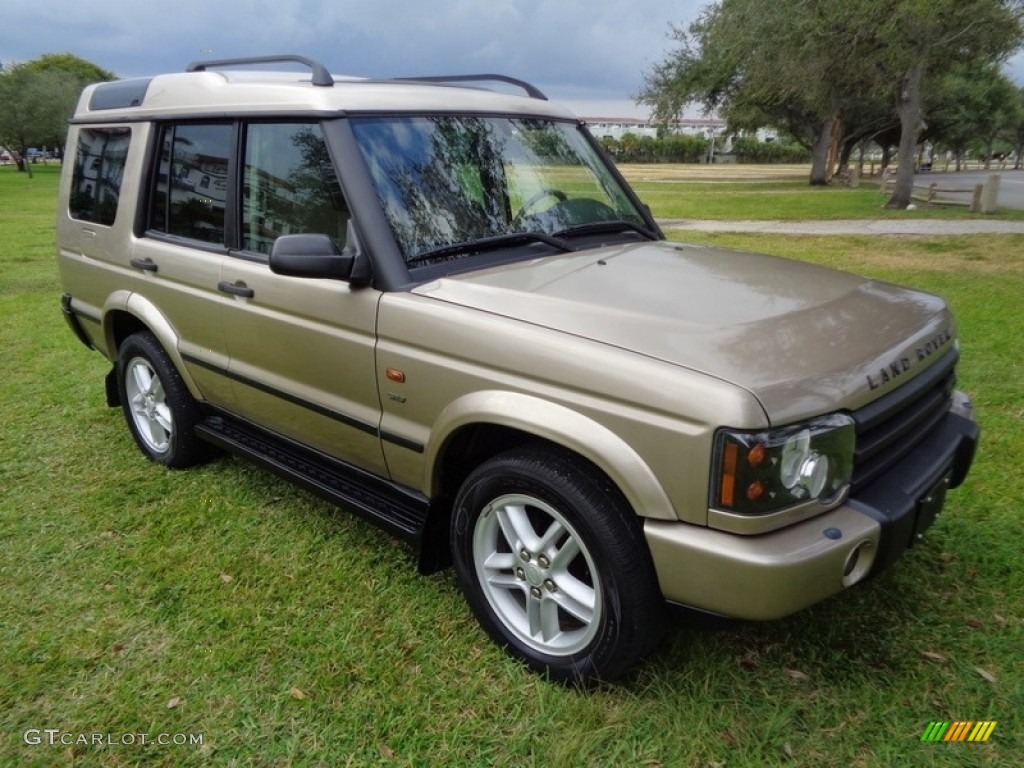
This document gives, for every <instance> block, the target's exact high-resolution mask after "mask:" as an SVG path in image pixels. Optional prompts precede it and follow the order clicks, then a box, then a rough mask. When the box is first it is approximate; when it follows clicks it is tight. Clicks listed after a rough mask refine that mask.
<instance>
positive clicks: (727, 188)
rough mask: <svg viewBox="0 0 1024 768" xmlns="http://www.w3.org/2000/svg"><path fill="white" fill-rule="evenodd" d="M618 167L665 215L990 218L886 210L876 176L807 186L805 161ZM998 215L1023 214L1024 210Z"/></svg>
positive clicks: (957, 211)
mask: <svg viewBox="0 0 1024 768" xmlns="http://www.w3.org/2000/svg"><path fill="white" fill-rule="evenodd" d="M620 170H621V171H622V173H623V175H624V176H625V177H626V178H627V179H628V180H629V182H630V183H631V184H632V185H633V187H634V188H635V189H636V191H637V193H638V194H639V195H640V197H641V198H642V199H643V201H644V202H645V203H647V204H648V205H650V206H651V208H652V209H653V210H654V211H655V212H656V214H657V215H658V217H659V218H663V219H755V220H761V219H783V220H794V221H796V220H804V219H816V220H821V219H824V220H829V219H907V218H914V219H932V218H943V219H964V218H991V217H990V216H985V215H983V214H976V213H971V212H970V211H968V210H967V208H966V207H961V206H953V207H949V206H946V207H938V206H937V207H934V208H929V207H927V206H925V205H923V204H921V203H917V204H916V205H917V207H916V208H915V209H914V210H907V211H892V210H887V209H886V208H884V205H885V202H886V200H887V198H886V197H883V196H882V194H881V193H880V191H879V186H878V180H877V179H865V180H864V181H863V183H862V184H861V185H860V186H858V187H857V188H856V189H852V188H849V187H842V186H839V185H836V186H831V187H811V186H809V185H808V183H807V174H808V168H807V167H805V166H790V165H783V166H779V167H777V168H776V167H775V166H763V165H762V166H744V165H733V166H708V165H700V166H686V165H624V166H621V167H620ZM953 178H955V176H953ZM950 183H952V182H950ZM1000 215H1001V216H1002V217H1003V218H1009V219H1018V220H1019V219H1024V211H1009V210H1003V211H1001V212H1000Z"/></svg>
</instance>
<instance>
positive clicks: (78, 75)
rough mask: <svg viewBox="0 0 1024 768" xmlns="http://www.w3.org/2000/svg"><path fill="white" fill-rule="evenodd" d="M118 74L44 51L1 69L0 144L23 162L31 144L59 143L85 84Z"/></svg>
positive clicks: (111, 78) (82, 60) (48, 145)
mask: <svg viewBox="0 0 1024 768" xmlns="http://www.w3.org/2000/svg"><path fill="white" fill-rule="evenodd" d="M116 77H117V76H116V75H114V74H113V73H112V72H108V71H107V70H105V69H102V68H101V67H98V66H96V65H95V64H93V63H91V62H89V61H86V60H84V59H80V58H78V57H77V56H74V55H72V54H70V53H57V54H46V55H44V56H40V57H39V58H38V59H33V60H32V61H27V62H23V63H19V64H15V65H13V66H11V67H8V68H6V69H4V70H2V71H0V145H2V146H5V147H7V148H8V149H11V150H13V151H14V152H16V153H17V155H18V157H17V160H18V165H19V168H21V169H22V170H29V171H30V169H29V167H28V165H27V164H26V162H25V158H26V153H27V151H28V149H29V147H33V146H47V147H59V146H61V145H62V144H63V143H64V136H65V134H66V133H67V121H68V119H69V118H70V117H71V115H72V114H74V110H75V104H76V102H77V100H78V95H79V94H80V93H81V91H82V88H83V87H84V86H86V85H88V84H89V83H96V82H101V81H104V80H114V79H116Z"/></svg>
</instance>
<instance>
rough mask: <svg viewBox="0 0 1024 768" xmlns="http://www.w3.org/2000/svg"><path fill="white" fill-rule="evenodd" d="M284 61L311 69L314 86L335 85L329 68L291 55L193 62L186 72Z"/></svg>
mask: <svg viewBox="0 0 1024 768" xmlns="http://www.w3.org/2000/svg"><path fill="white" fill-rule="evenodd" d="M282 61H289V62H294V63H297V64H305V65H306V66H307V67H309V68H310V70H312V73H313V85H319V86H322V87H326V88H329V87H330V86H332V85H334V78H333V77H331V73H330V72H328V71H327V67H325V66H324V65H323V64H321V63H320V62H319V61H316V60H314V59H310V58H308V57H306V56H293V55H291V54H283V55H281V56H252V57H249V58H244V59H211V60H209V61H193V62H192V63H191V64H189V65H188V66H187V67H186V68H185V71H186V72H202V71H203V70H206V69H213V68H216V67H231V66H236V65H247V64H273V63H277V62H282Z"/></svg>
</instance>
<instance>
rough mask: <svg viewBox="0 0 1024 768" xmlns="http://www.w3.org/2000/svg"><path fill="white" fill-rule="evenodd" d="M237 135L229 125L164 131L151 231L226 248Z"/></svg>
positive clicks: (152, 200) (174, 127) (166, 128)
mask: <svg viewBox="0 0 1024 768" xmlns="http://www.w3.org/2000/svg"><path fill="white" fill-rule="evenodd" d="M232 132H233V128H232V126H231V124H229V123H209V124H193V123H189V124H182V125H165V126H164V127H163V129H162V132H161V136H160V163H159V169H158V175H157V179H156V184H155V186H154V188H153V194H152V196H151V198H150V214H149V228H150V229H152V230H155V231H157V232H165V233H166V234H168V235H177V236H179V237H187V238H191V239H193V240H202V241H204V242H208V243H217V244H223V243H224V217H225V210H226V208H227V197H228V158H229V156H230V154H231V141H232Z"/></svg>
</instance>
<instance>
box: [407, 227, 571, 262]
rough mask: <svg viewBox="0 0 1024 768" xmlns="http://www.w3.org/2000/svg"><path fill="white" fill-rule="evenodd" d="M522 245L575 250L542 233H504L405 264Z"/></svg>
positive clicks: (435, 251) (438, 250)
mask: <svg viewBox="0 0 1024 768" xmlns="http://www.w3.org/2000/svg"><path fill="white" fill-rule="evenodd" d="M523 243H545V244H546V245H550V246H551V247H553V248H557V249H558V250H559V251H561V252H562V253H568V252H569V251H574V250H576V249H575V248H573V247H572V246H571V245H569V244H568V243H567V242H565V241H564V240H561V239H559V238H557V237H554V236H553V235H548V234H545V233H544V232H506V233H505V234H503V235H494V236H493V237H481V238H480V239H479V240H467V241H466V242H464V243H452V244H451V245H443V246H441V247H440V248H434V249H433V250H431V251H425V252H423V253H420V254H417V255H416V256H413V257H412V258H411V259H408V260H407V261H406V264H407V265H409V266H412V265H413V264H420V263H422V262H425V261H446V260H448V259H451V258H455V257H458V256H468V255H472V254H475V253H485V252H487V251H496V250H500V249H501V248H507V247H509V246H512V245H521V244H523Z"/></svg>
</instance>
